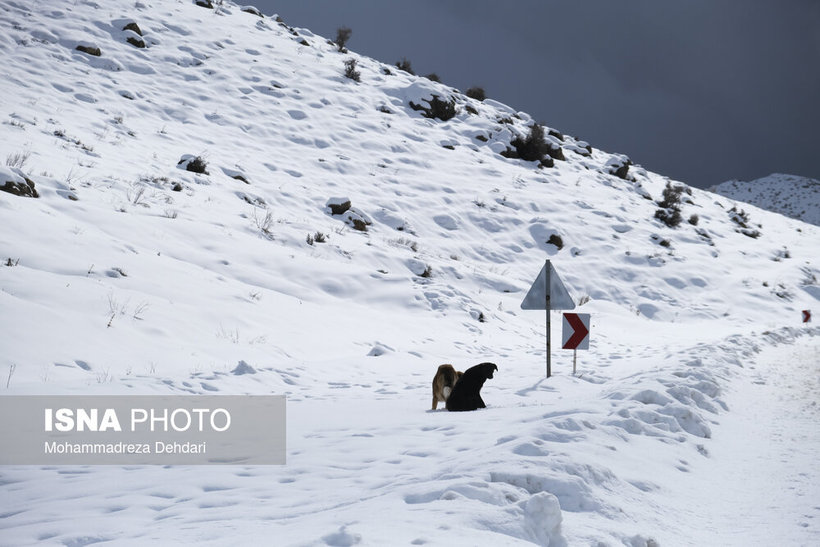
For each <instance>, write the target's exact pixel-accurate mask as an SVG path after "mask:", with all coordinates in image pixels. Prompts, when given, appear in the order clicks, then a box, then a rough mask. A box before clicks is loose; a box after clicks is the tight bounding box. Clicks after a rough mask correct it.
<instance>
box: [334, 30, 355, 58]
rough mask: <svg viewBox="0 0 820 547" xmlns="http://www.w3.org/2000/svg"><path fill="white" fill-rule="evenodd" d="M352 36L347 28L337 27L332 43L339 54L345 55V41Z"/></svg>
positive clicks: (351, 32)
mask: <svg viewBox="0 0 820 547" xmlns="http://www.w3.org/2000/svg"><path fill="white" fill-rule="evenodd" d="M352 34H353V31H352V30H350V29H349V28H347V27H339V28H338V29H336V39H335V40H334V41H333V43H334V44H336V47H337V48H338V50H339V51H340V52H341V53H347V41H348V40H350V36H351V35H352Z"/></svg>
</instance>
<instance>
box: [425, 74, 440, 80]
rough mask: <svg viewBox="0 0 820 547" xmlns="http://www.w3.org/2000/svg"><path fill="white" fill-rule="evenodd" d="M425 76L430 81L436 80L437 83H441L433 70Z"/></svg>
mask: <svg viewBox="0 0 820 547" xmlns="http://www.w3.org/2000/svg"><path fill="white" fill-rule="evenodd" d="M425 78H427V79H428V80H430V81H431V82H438V83H441V78H439V77H438V74H436V73H435V72H431V73H430V74H428V75H427V76H425Z"/></svg>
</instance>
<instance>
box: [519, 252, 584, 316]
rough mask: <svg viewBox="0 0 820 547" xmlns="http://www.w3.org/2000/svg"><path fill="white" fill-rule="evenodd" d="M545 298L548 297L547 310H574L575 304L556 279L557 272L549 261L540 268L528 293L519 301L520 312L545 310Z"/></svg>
mask: <svg viewBox="0 0 820 547" xmlns="http://www.w3.org/2000/svg"><path fill="white" fill-rule="evenodd" d="M547 268H549V280H550V282H549V292H547ZM547 297H549V309H551V310H574V309H575V302H573V300H572V297H571V296H570V295H569V292H568V291H567V289H566V287H564V284H563V283H562V282H561V278H560V277H558V272H556V271H555V268H553V267H552V264H551V263H550V261H549V260H547V263H546V264H544V267H543V268H541V273H539V274H538V277H537V278H536V279H535V282H534V283H533V284H532V287H530V291H529V292H528V293H527V296H525V297H524V300H522V301H521V309H522V310H546V309H547Z"/></svg>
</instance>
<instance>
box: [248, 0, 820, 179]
mask: <svg viewBox="0 0 820 547" xmlns="http://www.w3.org/2000/svg"><path fill="white" fill-rule="evenodd" d="M254 5H255V6H256V7H257V8H259V9H260V10H262V12H263V13H265V14H266V15H272V14H278V15H280V16H281V17H282V18H283V19H284V21H285V22H286V23H287V24H289V25H291V26H294V27H304V28H308V29H310V30H311V31H313V32H314V33H316V34H319V35H321V36H324V37H326V38H330V39H333V38H334V37H335V36H336V29H338V28H339V27H341V26H347V27H349V28H351V29H352V30H353V34H352V37H351V39H350V41H349V42H348V48H349V49H351V50H353V51H355V52H357V53H359V54H362V55H367V56H369V57H373V58H375V59H377V60H379V61H382V62H385V63H388V64H394V63H395V62H396V61H399V60H400V59H402V58H405V57H406V58H407V59H408V60H409V61H410V62H411V63H412V66H413V70H414V71H415V72H416V73H417V74H422V75H423V74H429V73H431V72H435V73H436V74H438V75H439V77H440V78H441V80H442V82H444V83H446V84H449V85H452V86H454V87H457V88H459V89H462V90H465V89H467V88H469V87H471V86H476V85H477V86H481V87H483V88H484V89H485V90H486V92H487V96H488V97H490V98H493V99H496V100H498V101H501V102H503V103H506V104H508V105H510V106H511V107H513V108H516V109H517V110H522V111H525V112H528V113H529V114H531V115H532V117H533V118H535V119H536V120H538V121H540V122H542V123H544V124H546V125H548V126H550V127H552V128H555V129H558V130H560V131H563V132H565V133H568V134H570V135H574V136H576V137H578V138H581V139H584V140H586V141H588V142H589V143H590V144H592V145H593V146H595V147H598V148H601V149H604V150H606V151H608V152H619V153H624V154H627V155H628V156H629V157H630V158H631V159H632V160H633V161H634V162H635V163H639V164H641V165H643V166H644V167H646V168H647V169H649V170H652V171H655V172H658V173H661V174H664V175H667V176H670V177H671V178H673V179H676V180H681V181H684V182H686V183H688V184H690V185H692V186H699V187H707V186H710V185H713V184H717V183H720V182H723V181H725V180H729V179H743V180H752V179H755V178H759V177H763V176H765V175H768V174H770V173H774V172H780V173H789V174H795V175H802V176H807V177H812V178H815V179H820V135H818V133H820V1H818V0H677V1H672V2H669V1H660V0H625V1H621V2H619V1H615V0H586V1H584V2H572V1H567V0H515V1H502V0H469V1H468V0H416V1H414V2H399V1H390V0H356V1H350V2H343V1H339V0H256V2H255V3H254Z"/></svg>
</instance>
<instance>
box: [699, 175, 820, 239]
mask: <svg viewBox="0 0 820 547" xmlns="http://www.w3.org/2000/svg"><path fill="white" fill-rule="evenodd" d="M710 190H711V191H713V192H715V193H716V194H720V195H721V196H725V197H728V198H731V199H735V200H738V201H744V202H746V203H751V204H753V205H756V206H757V207H760V208H761V209H766V210H767V211H774V212H775V213H780V214H781V215H786V216H787V217H791V218H796V219H797V220H802V221H803V222H808V223H809V224H814V225H815V226H817V225H820V181H816V180H814V179H810V178H806V177H798V176H795V175H782V174H779V173H775V174H772V175H769V176H768V177H763V178H759V179H755V180H752V181H748V182H746V181H741V180H730V181H727V182H723V183H721V184H718V185H717V186H714V187H712V188H710Z"/></svg>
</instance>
